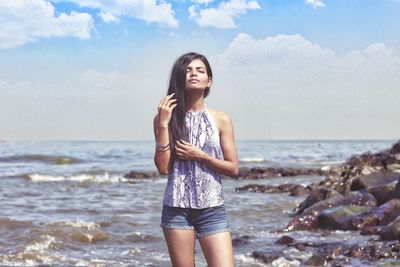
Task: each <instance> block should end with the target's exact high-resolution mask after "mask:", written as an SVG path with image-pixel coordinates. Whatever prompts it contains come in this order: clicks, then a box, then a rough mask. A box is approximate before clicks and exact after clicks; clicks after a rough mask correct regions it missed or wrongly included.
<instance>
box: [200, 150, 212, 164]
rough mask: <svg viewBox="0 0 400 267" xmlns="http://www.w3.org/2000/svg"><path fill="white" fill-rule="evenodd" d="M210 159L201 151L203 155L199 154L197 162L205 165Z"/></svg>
mask: <svg viewBox="0 0 400 267" xmlns="http://www.w3.org/2000/svg"><path fill="white" fill-rule="evenodd" d="M209 158H210V155H208V154H207V153H206V152H204V151H203V153H201V155H200V157H199V161H200V162H201V163H206V162H207V161H208V160H209Z"/></svg>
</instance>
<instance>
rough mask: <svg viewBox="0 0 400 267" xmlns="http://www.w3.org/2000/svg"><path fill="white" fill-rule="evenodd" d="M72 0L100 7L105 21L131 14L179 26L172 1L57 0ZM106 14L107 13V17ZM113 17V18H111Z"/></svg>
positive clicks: (135, 16)
mask: <svg viewBox="0 0 400 267" xmlns="http://www.w3.org/2000/svg"><path fill="white" fill-rule="evenodd" d="M55 1H57V2H72V3H75V4H77V5H79V6H81V7H88V8H93V9H98V10H100V11H99V15H100V16H101V17H102V18H103V20H104V21H105V22H110V21H115V20H116V19H117V18H119V17H121V16H129V17H133V18H137V19H141V20H144V21H147V22H155V23H159V24H161V25H165V26H168V27H172V28H174V27H177V26H178V21H177V20H176V19H175V17H174V11H173V10H172V5H171V3H167V2H165V1H157V0H146V1H143V0H115V1H109V0H55ZM158 2H159V3H158ZM104 14H107V15H106V16H105V17H104V16H103V15H104ZM110 18H112V20H110Z"/></svg>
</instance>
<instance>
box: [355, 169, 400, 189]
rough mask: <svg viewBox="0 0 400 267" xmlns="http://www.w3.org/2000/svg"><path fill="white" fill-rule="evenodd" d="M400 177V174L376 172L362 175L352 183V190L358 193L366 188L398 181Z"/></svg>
mask: <svg viewBox="0 0 400 267" xmlns="http://www.w3.org/2000/svg"><path fill="white" fill-rule="evenodd" d="M399 176H400V175H399V174H398V173H394V172H391V171H386V172H375V173H371V174H368V175H361V176H358V177H357V178H355V179H354V180H353V181H352V183H351V187H350V190H351V191H357V190H362V189H366V188H371V187H377V186H382V185H385V184H389V183H392V182H394V181H397V180H398V179H399Z"/></svg>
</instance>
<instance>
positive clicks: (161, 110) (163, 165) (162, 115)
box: [153, 94, 177, 175]
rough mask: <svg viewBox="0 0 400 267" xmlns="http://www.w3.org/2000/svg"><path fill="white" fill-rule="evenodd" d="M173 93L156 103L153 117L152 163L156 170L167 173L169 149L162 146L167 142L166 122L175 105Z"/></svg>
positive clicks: (169, 156)
mask: <svg viewBox="0 0 400 267" xmlns="http://www.w3.org/2000/svg"><path fill="white" fill-rule="evenodd" d="M172 96H173V94H171V95H167V96H166V97H164V98H163V99H162V100H161V102H160V104H159V105H158V114H157V115H156V116H155V117H154V120H153V127H154V137H155V139H156V149H155V153H154V163H155V164H156V166H157V170H158V172H160V173H161V174H164V175H166V174H168V171H169V161H170V158H171V149H170V147H169V148H165V149H164V148H163V147H165V146H167V145H168V144H169V131H168V124H169V122H170V120H171V116H172V110H173V109H174V108H175V107H176V105H177V103H176V99H172Z"/></svg>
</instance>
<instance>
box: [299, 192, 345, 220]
mask: <svg viewBox="0 0 400 267" xmlns="http://www.w3.org/2000/svg"><path fill="white" fill-rule="evenodd" d="M338 195H339V193H338V192H337V191H335V190H332V189H329V188H327V187H314V188H312V189H311V192H310V194H309V195H308V197H307V198H306V199H305V200H304V201H303V202H302V203H301V204H300V205H299V207H298V210H297V212H296V214H297V215H298V214H301V213H302V212H303V211H304V210H305V209H306V208H308V207H310V206H312V205H314V204H315V203H317V202H320V201H322V200H325V199H328V198H331V197H334V196H338Z"/></svg>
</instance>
